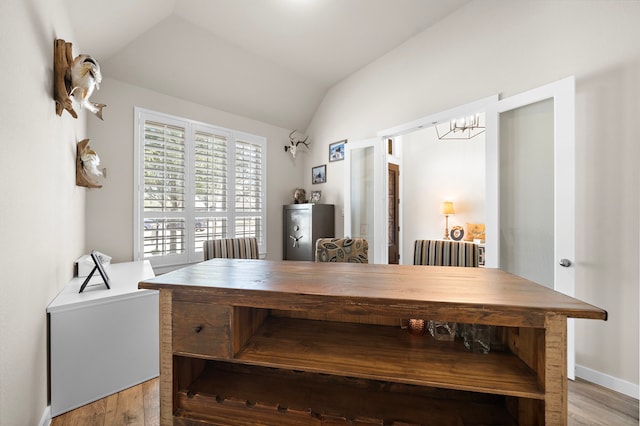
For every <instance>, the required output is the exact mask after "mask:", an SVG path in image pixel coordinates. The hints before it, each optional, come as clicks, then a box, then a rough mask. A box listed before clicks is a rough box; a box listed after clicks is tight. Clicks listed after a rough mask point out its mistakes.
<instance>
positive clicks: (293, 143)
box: [284, 130, 311, 158]
mask: <svg viewBox="0 0 640 426" xmlns="http://www.w3.org/2000/svg"><path fill="white" fill-rule="evenodd" d="M295 132H296V130H294V131H293V132H291V133H289V141H290V142H289V145H285V146H284V152H287V151H289V152H290V153H291V156H292V157H293V158H296V150H297V148H298V145H300V144H303V145H304V146H306V147H307V149H308V148H309V143H311V142H309V143H307V139H309V136H307V137H306V138H304V140H301V141H300V140H295V139H294V138H293V134H294V133H295Z"/></svg>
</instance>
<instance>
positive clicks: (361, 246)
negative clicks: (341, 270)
mask: <svg viewBox="0 0 640 426" xmlns="http://www.w3.org/2000/svg"><path fill="white" fill-rule="evenodd" d="M316 262H349V263H369V243H368V242H367V240H365V239H364V238H318V239H317V240H316Z"/></svg>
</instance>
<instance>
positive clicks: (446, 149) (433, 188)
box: [400, 127, 486, 265]
mask: <svg viewBox="0 0 640 426" xmlns="http://www.w3.org/2000/svg"><path fill="white" fill-rule="evenodd" d="M400 143H401V144H402V157H403V159H404V162H403V164H402V167H401V168H400V176H401V179H402V186H403V190H402V194H401V196H400V199H401V202H402V207H403V215H402V219H403V222H402V227H401V232H402V246H403V256H402V257H401V259H400V263H402V264H409V265H410V264H412V263H413V244H414V242H415V240H425V239H440V238H442V237H443V236H444V228H445V218H444V216H443V215H442V214H440V204H441V203H442V202H443V201H453V206H454V209H455V214H454V215H452V216H449V230H451V228H452V227H453V226H462V227H463V228H464V227H465V225H466V224H467V223H485V210H484V205H485V200H484V199H485V186H486V185H485V138H484V133H482V134H480V135H478V136H476V137H475V138H473V139H470V140H448V141H440V140H438V138H437V136H436V133H435V129H434V128H433V127H430V128H425V129H422V130H419V131H417V132H414V133H410V134H407V135H404V136H403V137H402V142H400Z"/></svg>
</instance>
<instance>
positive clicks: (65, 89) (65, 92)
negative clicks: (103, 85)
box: [53, 39, 106, 120]
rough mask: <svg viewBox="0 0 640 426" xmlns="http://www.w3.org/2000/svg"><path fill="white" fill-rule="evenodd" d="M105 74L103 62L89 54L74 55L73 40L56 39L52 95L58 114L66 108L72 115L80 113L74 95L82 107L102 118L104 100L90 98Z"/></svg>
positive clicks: (75, 115) (75, 116) (76, 116)
mask: <svg viewBox="0 0 640 426" xmlns="http://www.w3.org/2000/svg"><path fill="white" fill-rule="evenodd" d="M101 81H102V74H101V73H100V65H98V62H97V61H96V60H95V59H94V58H92V57H91V56H89V55H78V56H77V57H76V58H75V59H73V55H72V53H71V43H67V42H66V41H64V40H62V39H57V40H56V41H55V42H54V44H53V84H54V87H53V92H54V93H53V96H54V99H55V101H56V114H58V115H62V110H63V109H66V110H67V111H68V112H69V114H71V116H72V117H73V118H78V114H76V112H75V111H74V109H73V103H72V102H71V97H73V99H74V100H75V101H76V102H78V103H79V104H80V107H81V108H86V109H88V110H89V111H91V112H92V113H93V114H94V115H95V116H96V117H98V118H99V119H100V120H102V108H104V107H106V105H105V104H98V103H93V102H89V98H90V97H91V95H92V94H93V91H94V90H96V89H100V82H101Z"/></svg>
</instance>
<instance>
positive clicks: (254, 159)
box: [235, 139, 265, 244]
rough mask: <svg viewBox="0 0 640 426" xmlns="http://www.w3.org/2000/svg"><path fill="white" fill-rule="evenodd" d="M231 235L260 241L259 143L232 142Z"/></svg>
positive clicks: (262, 195) (261, 199) (262, 174)
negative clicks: (233, 229) (233, 214)
mask: <svg viewBox="0 0 640 426" xmlns="http://www.w3.org/2000/svg"><path fill="white" fill-rule="evenodd" d="M235 149H236V155H235V210H236V220H235V235H236V236H237V237H256V238H258V244H260V239H261V237H262V232H261V230H262V226H263V224H262V217H261V215H260V213H261V212H262V206H263V205H264V202H265V200H264V188H263V176H264V172H263V163H264V159H263V146H262V145H261V144H259V143H254V142H251V141H245V140H241V139H236V144H235Z"/></svg>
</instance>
